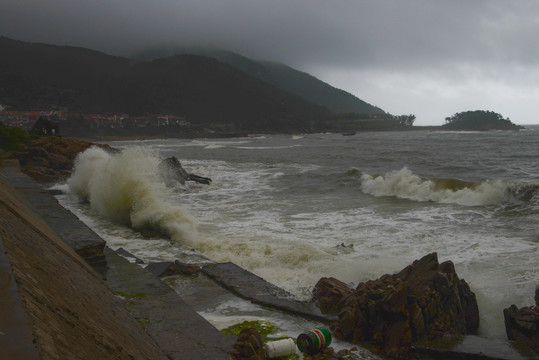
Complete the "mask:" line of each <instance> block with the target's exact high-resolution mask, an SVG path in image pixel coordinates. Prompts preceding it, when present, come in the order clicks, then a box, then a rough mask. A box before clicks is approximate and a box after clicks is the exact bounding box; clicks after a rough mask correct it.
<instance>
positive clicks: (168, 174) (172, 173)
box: [159, 156, 211, 185]
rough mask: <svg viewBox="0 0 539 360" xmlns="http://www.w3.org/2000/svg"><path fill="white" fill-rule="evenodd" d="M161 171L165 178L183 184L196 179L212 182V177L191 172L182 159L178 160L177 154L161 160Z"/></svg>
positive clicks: (206, 182) (205, 182) (199, 181)
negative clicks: (181, 161) (185, 167)
mask: <svg viewBox="0 0 539 360" xmlns="http://www.w3.org/2000/svg"><path fill="white" fill-rule="evenodd" d="M159 172H160V173H161V176H162V177H163V178H164V179H165V180H175V181H178V182H180V183H181V184H182V185H183V184H185V182H186V181H195V182H198V183H200V184H206V185H208V184H210V183H211V179H210V178H207V177H204V176H198V175H195V174H189V173H188V172H187V171H185V169H184V168H183V166H182V164H181V163H180V160H178V158H176V157H175V156H171V157H168V158H166V159H164V160H163V161H161V163H160V164H159Z"/></svg>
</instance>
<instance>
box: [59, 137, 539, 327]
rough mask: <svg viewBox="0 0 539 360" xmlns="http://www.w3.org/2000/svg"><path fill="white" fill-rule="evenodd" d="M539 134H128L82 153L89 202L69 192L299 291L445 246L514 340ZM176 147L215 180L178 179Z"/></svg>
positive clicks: (119, 241) (522, 299)
mask: <svg viewBox="0 0 539 360" xmlns="http://www.w3.org/2000/svg"><path fill="white" fill-rule="evenodd" d="M537 143H539V136H538V132H533V131H530V132H503V133H466V134H462V133H380V134H358V135H356V136H353V137H342V136H340V135H324V134H320V135H305V136H302V137H299V136H261V137H251V138H241V139H220V140H155V141H145V142H117V143H112V144H111V145H113V146H116V147H120V148H122V152H121V153H119V154H116V155H110V154H107V153H104V152H103V151H102V150H99V149H91V150H88V151H87V152H86V153H84V154H82V155H81V156H80V157H79V159H78V160H77V165H76V169H75V172H74V174H73V177H72V178H71V179H70V181H69V186H70V188H71V189H72V191H73V193H76V194H77V196H78V198H80V199H87V200H88V201H89V204H84V203H81V202H80V201H78V200H76V199H77V198H73V197H69V196H67V197H64V198H62V199H61V201H62V203H63V204H64V205H65V206H67V207H68V208H70V209H71V210H72V211H74V212H75V213H76V214H77V215H78V216H80V217H81V218H83V219H84V220H85V221H86V222H87V223H89V225H90V226H91V227H92V228H94V229H96V231H97V232H98V233H100V235H102V236H103V237H104V238H105V239H106V240H107V241H108V242H109V244H110V245H111V246H112V247H119V246H122V247H125V248H127V249H128V250H130V251H132V252H134V253H136V254H137V255H138V256H140V257H142V258H144V259H146V260H151V261H158V260H172V259H174V257H175V256H178V254H180V253H182V254H184V253H185V252H186V251H194V252H195V253H200V254H203V255H204V256H207V257H208V258H210V259H212V260H214V261H233V262H235V263H237V264H238V265H240V266H243V267H245V268H247V269H249V270H251V271H253V272H254V273H256V274H257V275H259V276H262V277H263V278H265V279H266V280H268V281H270V282H273V283H275V284H277V285H279V286H281V287H283V288H285V289H287V290H289V291H291V292H293V293H294V294H296V295H297V296H298V297H300V298H308V297H309V296H310V291H311V289H312V287H313V285H314V284H315V283H316V282H317V281H318V279H319V278H320V277H323V276H334V277H337V278H339V279H341V280H342V281H345V282H348V283H351V284H357V283H358V282H360V281H366V280H369V279H374V278H378V277H380V276H381V275H383V274H384V273H394V272H397V271H399V270H401V269H402V268H403V267H405V266H406V265H408V264H409V263H411V262H412V261H413V260H415V259H418V258H420V257H422V256H423V255H425V254H427V253H430V252H433V251H436V252H438V257H439V259H440V261H445V260H451V261H453V262H454V263H455V266H456V270H457V273H458V275H459V276H460V277H461V278H464V279H466V280H467V282H468V283H469V284H470V286H471V288H472V290H473V291H474V292H475V293H476V295H477V297H478V301H479V305H480V311H481V321H482V324H481V332H482V334H483V335H486V336H493V337H504V328H503V314H502V310H503V308H504V307H508V306H509V305H511V304H513V303H514V304H516V305H517V306H526V305H531V304H533V292H534V289H535V286H536V285H537V284H539V265H538V261H537V259H538V258H539V256H538V255H539V245H538V244H539V238H538V237H537V234H538V226H537V217H538V215H539V199H538V195H537V189H538V186H537V183H538V182H539V166H538V164H537V161H536V159H537V158H539V153H538V151H539V150H538V147H537V146H535V145H536V144H537ZM396 149H398V151H396ZM168 156H176V157H178V158H179V159H180V160H181V161H182V164H183V165H184V167H185V168H186V170H187V171H189V172H192V173H195V174H198V175H202V176H207V177H210V178H212V180H213V182H212V183H211V185H209V186H205V185H200V184H193V183H187V184H186V185H180V184H179V183H178V184H176V185H174V186H170V184H168V185H169V187H167V186H166V184H165V182H163V180H162V179H160V177H159V175H158V173H157V170H156V169H157V164H158V163H159V161H160V159H162V158H165V157H168ZM130 228H134V229H139V230H140V229H145V228H151V229H154V230H158V231H161V232H162V233H164V234H166V235H167V236H163V238H161V239H159V238H151V239H147V238H144V237H143V236H140V235H137V234H138V233H137V232H136V231H135V232H133V230H131V229H130ZM169 237H170V238H172V239H174V241H172V242H170V241H168V240H167V238H169ZM191 249H193V250H191Z"/></svg>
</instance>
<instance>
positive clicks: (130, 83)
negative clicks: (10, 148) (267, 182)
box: [0, 37, 329, 130]
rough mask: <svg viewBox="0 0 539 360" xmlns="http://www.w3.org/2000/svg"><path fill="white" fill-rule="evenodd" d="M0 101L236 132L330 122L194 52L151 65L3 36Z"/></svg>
mask: <svg viewBox="0 0 539 360" xmlns="http://www.w3.org/2000/svg"><path fill="white" fill-rule="evenodd" d="M0 51H1V52H2V54H4V55H3V56H2V57H0V81H1V82H0V83H1V84H2V85H0V103H1V104H3V105H8V106H10V107H12V108H24V107H26V108H39V107H44V106H49V107H50V106H56V107H65V108H69V109H70V110H71V111H79V112H86V113H93V112H96V113H97V112H123V113H129V114H130V115H145V114H152V113H153V114H156V113H169V114H175V115H181V116H185V117H186V118H187V120H189V121H190V122H193V123H199V124H200V123H227V124H233V125H234V127H235V128H238V129H275V130H277V129H297V130H301V129H307V128H310V127H311V126H312V124H313V123H314V122H320V121H326V120H327V119H328V118H329V112H328V110H327V109H325V108H323V107H321V106H318V105H316V104H312V103H310V102H308V101H306V100H304V99H302V98H301V97H299V96H297V95H294V94H290V93H288V92H286V91H284V90H282V89H279V88H277V87H275V86H272V85H271V84H268V83H266V82H264V81H262V80H259V79H256V78H253V77H251V76H249V75H248V74H245V73H244V72H241V71H240V70H238V69H236V68H234V67H232V66H230V65H228V64H225V63H222V62H219V61H217V60H216V59H213V58H207V57H203V56H197V55H176V56H172V57H168V58H161V59H155V60H151V61H138V60H134V59H129V58H124V57H118V56H111V55H107V54H105V53H101V52H98V51H95V50H90V49H86V48H79V47H70V46H58V45H47V44H40V43H27V42H23V41H18V40H12V39H8V38H6V37H0Z"/></svg>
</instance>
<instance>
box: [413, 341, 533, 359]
mask: <svg viewBox="0 0 539 360" xmlns="http://www.w3.org/2000/svg"><path fill="white" fill-rule="evenodd" d="M413 354H414V355H415V356H417V357H418V358H419V359H422V360H430V359H433V360H434V359H436V360H438V359H439V360H453V359H454V360H459V359H463V360H476V359H477V360H531V359H539V356H538V355H537V354H535V353H534V352H533V351H532V350H531V349H529V348H527V347H524V346H523V345H520V344H517V343H514V342H511V341H508V340H502V339H488V338H484V337H480V336H473V335H450V336H444V337H441V338H439V339H435V340H432V341H428V342H423V343H421V344H416V345H415V346H414V347H413Z"/></svg>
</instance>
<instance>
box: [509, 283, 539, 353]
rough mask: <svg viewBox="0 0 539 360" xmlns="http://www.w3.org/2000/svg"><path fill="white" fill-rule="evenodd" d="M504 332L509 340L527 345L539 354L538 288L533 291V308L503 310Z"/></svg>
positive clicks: (514, 307)
mask: <svg viewBox="0 0 539 360" xmlns="http://www.w3.org/2000/svg"><path fill="white" fill-rule="evenodd" d="M503 316H504V320H505V330H506V332H507V337H508V339H509V340H514V341H517V342H520V343H523V344H525V345H527V346H528V347H529V348H531V349H532V350H533V351H535V352H536V353H537V354H539V288H537V289H536V290H535V306H529V307H523V308H520V309H519V308H517V307H516V305H511V306H510V307H508V308H507V309H504V310H503Z"/></svg>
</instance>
